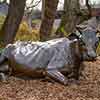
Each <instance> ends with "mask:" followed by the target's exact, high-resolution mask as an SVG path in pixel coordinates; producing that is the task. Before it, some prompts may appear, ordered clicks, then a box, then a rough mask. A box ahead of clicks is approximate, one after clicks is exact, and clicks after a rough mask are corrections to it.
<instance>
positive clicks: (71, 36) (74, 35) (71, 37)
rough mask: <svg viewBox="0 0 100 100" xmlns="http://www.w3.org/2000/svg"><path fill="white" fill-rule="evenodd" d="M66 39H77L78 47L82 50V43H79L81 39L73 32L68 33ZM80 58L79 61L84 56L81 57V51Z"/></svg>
mask: <svg viewBox="0 0 100 100" xmlns="http://www.w3.org/2000/svg"><path fill="white" fill-rule="evenodd" d="M68 39H69V40H74V39H77V40H78V41H79V49H80V50H82V45H81V43H80V42H81V41H80V39H79V37H78V36H77V35H76V34H75V33H72V34H70V35H69V36H68ZM80 59H81V61H83V60H84V57H83V53H82V52H81V53H80Z"/></svg>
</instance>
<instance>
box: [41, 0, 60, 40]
mask: <svg viewBox="0 0 100 100" xmlns="http://www.w3.org/2000/svg"><path fill="white" fill-rule="evenodd" d="M58 1H59V0H45V9H44V15H43V19H42V23H41V27H40V40H41V41H45V40H47V39H48V37H49V36H50V34H51V31H52V26H53V22H54V19H55V15H56V10H57V5H58Z"/></svg>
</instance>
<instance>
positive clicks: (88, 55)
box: [76, 30, 99, 60]
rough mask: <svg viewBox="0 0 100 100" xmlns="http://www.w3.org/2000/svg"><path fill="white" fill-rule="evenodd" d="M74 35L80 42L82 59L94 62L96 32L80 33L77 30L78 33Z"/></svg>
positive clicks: (97, 39)
mask: <svg viewBox="0 0 100 100" xmlns="http://www.w3.org/2000/svg"><path fill="white" fill-rule="evenodd" d="M76 35H77V36H78V37H79V40H80V46H81V48H82V57H83V59H84V60H94V59H95V58H96V57H97V55H96V48H97V46H98V43H99V38H98V37H97V36H96V32H95V31H91V30H87V31H84V32H81V31H80V30H78V32H76Z"/></svg>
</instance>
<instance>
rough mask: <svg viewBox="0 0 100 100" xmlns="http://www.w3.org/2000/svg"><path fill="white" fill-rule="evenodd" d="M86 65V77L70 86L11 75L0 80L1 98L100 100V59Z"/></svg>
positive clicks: (24, 99) (5, 99)
mask: <svg viewBox="0 0 100 100" xmlns="http://www.w3.org/2000/svg"><path fill="white" fill-rule="evenodd" d="M84 65H85V68H84V75H85V78H80V81H79V84H75V83H71V84H70V85H68V86H63V85H61V84H59V83H57V82H55V83H52V82H48V81H42V80H41V79H33V80H23V79H19V78H15V77H10V78H9V79H8V80H7V81H6V82H0V100H100V59H98V60H97V61H95V62H84Z"/></svg>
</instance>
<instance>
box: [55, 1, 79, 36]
mask: <svg viewBox="0 0 100 100" xmlns="http://www.w3.org/2000/svg"><path fill="white" fill-rule="evenodd" d="M78 13H80V4H79V0H64V14H63V15H62V19H61V23H60V26H59V27H58V29H57V31H56V35H59V36H60V37H62V36H64V34H63V32H62V30H61V29H62V28H63V30H64V31H65V32H66V33H71V32H72V31H73V30H74V28H75V26H76V24H77V23H78Z"/></svg>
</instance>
